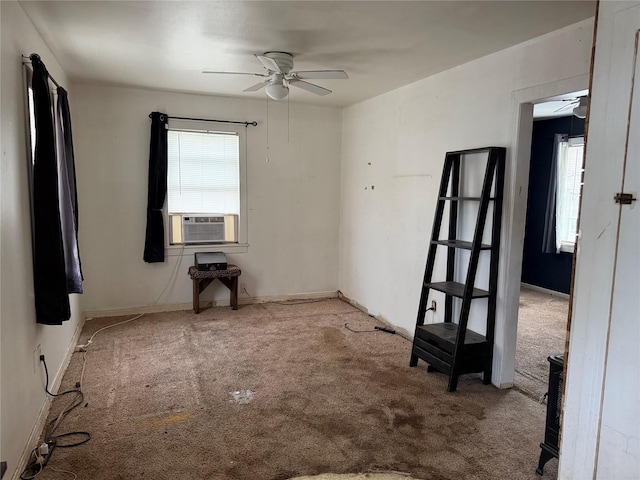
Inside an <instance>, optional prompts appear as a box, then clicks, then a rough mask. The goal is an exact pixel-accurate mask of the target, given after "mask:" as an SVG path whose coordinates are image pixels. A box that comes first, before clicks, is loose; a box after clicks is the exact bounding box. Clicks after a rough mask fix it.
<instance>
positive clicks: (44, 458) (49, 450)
mask: <svg viewBox="0 0 640 480" xmlns="http://www.w3.org/2000/svg"><path fill="white" fill-rule="evenodd" d="M40 362H42V364H43V366H44V373H45V386H44V391H45V392H47V395H49V396H51V397H64V396H65V395H73V397H72V398H71V402H70V403H69V405H67V406H66V407H65V408H64V409H63V410H62V411H61V412H60V414H59V415H58V416H57V417H56V418H54V419H52V420H51V421H50V422H49V423H47V424H46V425H45V428H44V442H43V443H42V444H40V445H39V446H37V447H36V448H34V449H33V451H32V452H31V455H30V458H29V462H28V463H27V466H26V467H25V469H24V470H23V471H22V473H21V474H20V479H21V480H32V479H34V478H36V477H37V476H38V475H40V474H41V473H42V471H43V470H44V468H45V467H46V466H47V464H48V463H49V459H50V458H51V455H53V451H54V450H55V449H56V448H57V447H60V448H71V447H77V446H79V445H82V444H84V443H87V442H88V441H89V440H91V434H90V433H89V432H84V431H75V432H68V433H63V434H60V435H54V433H55V432H56V430H57V429H58V427H59V426H60V424H61V423H62V421H63V420H64V419H65V418H66V417H67V415H69V413H71V412H72V411H73V410H74V409H75V408H77V407H79V406H80V405H82V402H83V401H84V394H83V393H82V390H80V387H79V385H80V384H78V388H75V389H72V390H66V391H64V392H61V393H51V392H50V391H49V368H48V367H47V361H46V360H45V357H44V355H40ZM78 437H80V438H79V439H77V438H78ZM70 438H71V439H77V440H76V441H69V440H68V439H70ZM63 473H69V474H71V475H74V479H75V478H77V476H76V475H75V473H73V472H69V471H64V472H63Z"/></svg>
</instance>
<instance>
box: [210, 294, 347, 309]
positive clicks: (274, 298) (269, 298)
mask: <svg viewBox="0 0 640 480" xmlns="http://www.w3.org/2000/svg"><path fill="white" fill-rule="evenodd" d="M337 297H338V292H337V291H329V292H312V293H294V294H292V295H265V296H262V297H241V296H239V295H238V304H240V305H248V304H252V303H269V302H290V301H294V300H315V299H320V298H337ZM228 305H229V302H228V301H227V302H225V301H222V302H216V306H217V307H224V306H228Z"/></svg>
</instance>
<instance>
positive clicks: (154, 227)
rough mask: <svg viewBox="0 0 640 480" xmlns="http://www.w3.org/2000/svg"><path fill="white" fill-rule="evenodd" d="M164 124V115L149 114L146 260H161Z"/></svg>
mask: <svg viewBox="0 0 640 480" xmlns="http://www.w3.org/2000/svg"><path fill="white" fill-rule="evenodd" d="M167 126H168V118H167V115H166V114H164V113H160V112H153V113H151V144H150V146H149V190H148V193H147V231H146V235H145V241H144V261H145V262H148V263H155V262H164V220H163V217H162V206H163V205H164V199H165V196H166V194H167Z"/></svg>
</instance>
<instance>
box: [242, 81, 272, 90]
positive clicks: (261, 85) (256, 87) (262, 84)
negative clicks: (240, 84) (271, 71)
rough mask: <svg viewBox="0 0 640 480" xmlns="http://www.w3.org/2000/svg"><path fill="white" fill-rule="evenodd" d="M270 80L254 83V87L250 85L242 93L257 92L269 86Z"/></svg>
mask: <svg viewBox="0 0 640 480" xmlns="http://www.w3.org/2000/svg"><path fill="white" fill-rule="evenodd" d="M269 82H270V80H265V81H264V82H259V83H256V84H255V85H251V86H250V87H249V88H245V89H244V90H243V92H257V91H258V90H260V89H261V88H262V87H264V86H266V85H269Z"/></svg>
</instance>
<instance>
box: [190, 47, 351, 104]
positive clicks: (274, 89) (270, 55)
mask: <svg viewBox="0 0 640 480" xmlns="http://www.w3.org/2000/svg"><path fill="white" fill-rule="evenodd" d="M255 57H256V58H257V59H258V61H259V62H260V63H261V64H262V66H263V67H264V68H265V70H266V71H267V72H266V73H245V72H215V71H211V70H205V71H203V72H202V73H215V74H223V75H251V76H254V77H264V78H265V79H266V80H263V81H261V82H259V83H256V84H255V85H252V86H250V87H249V88H245V89H244V90H243V92H256V91H258V90H260V89H261V88H263V87H265V91H266V92H267V95H268V96H269V98H271V99H273V100H283V99H285V98H287V95H289V85H293V86H294V87H298V88H301V89H303V90H306V91H307V92H311V93H315V94H316V95H329V94H330V93H331V90H329V89H327V88H324V87H321V86H319V85H316V84H314V83H309V82H306V81H305V80H329V79H330V80H340V79H348V78H349V75H347V72H345V71H344V70H306V71H292V69H293V55H291V54H290V53H287V52H265V53H264V54H263V55H255Z"/></svg>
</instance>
